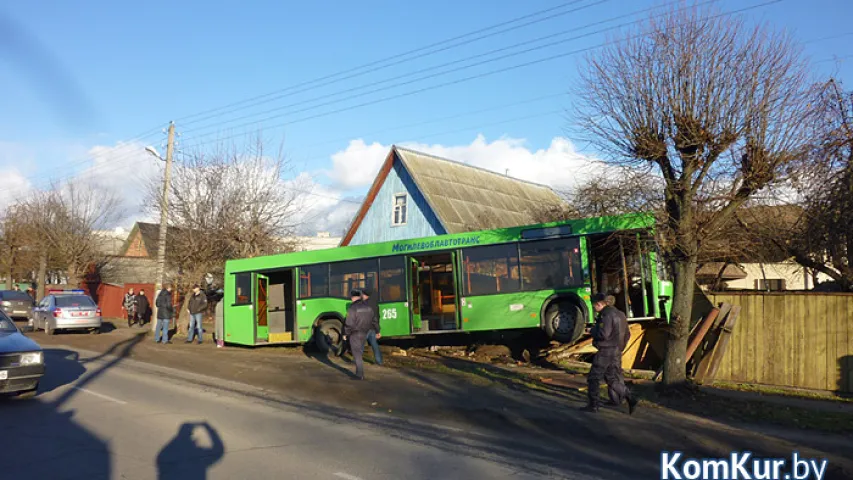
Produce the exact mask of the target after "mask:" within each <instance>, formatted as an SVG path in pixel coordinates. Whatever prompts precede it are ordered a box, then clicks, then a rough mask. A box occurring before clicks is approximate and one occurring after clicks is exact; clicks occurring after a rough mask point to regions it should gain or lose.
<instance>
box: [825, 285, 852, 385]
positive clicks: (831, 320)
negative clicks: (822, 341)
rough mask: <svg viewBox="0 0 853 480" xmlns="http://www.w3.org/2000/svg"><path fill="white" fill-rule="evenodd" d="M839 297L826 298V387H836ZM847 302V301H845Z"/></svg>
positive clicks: (837, 375)
mask: <svg viewBox="0 0 853 480" xmlns="http://www.w3.org/2000/svg"><path fill="white" fill-rule="evenodd" d="M839 299H840V298H839V297H832V298H828V299H827V300H829V301H828V302H827V310H828V311H827V316H826V389H827V390H835V389H837V388H838V377H839V374H838V368H839V365H838V360H839V358H840V357H839V356H838V345H837V337H838V317H839V316H840V313H841V312H839V310H838V307H839V305H838V304H839V301H838V300H839ZM845 303H847V302H845Z"/></svg>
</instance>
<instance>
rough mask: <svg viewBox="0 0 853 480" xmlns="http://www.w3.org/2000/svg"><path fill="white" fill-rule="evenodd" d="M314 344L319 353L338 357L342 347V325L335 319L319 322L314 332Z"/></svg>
mask: <svg viewBox="0 0 853 480" xmlns="http://www.w3.org/2000/svg"><path fill="white" fill-rule="evenodd" d="M314 343H315V344H316V345H317V348H318V349H319V350H320V353H324V354H327V353H329V352H332V353H334V354H335V355H340V354H341V352H342V351H343V346H344V325H343V324H342V323H341V321H340V320H338V319H336V318H329V319H325V320H320V324H319V325H317V329H316V330H315V332H314Z"/></svg>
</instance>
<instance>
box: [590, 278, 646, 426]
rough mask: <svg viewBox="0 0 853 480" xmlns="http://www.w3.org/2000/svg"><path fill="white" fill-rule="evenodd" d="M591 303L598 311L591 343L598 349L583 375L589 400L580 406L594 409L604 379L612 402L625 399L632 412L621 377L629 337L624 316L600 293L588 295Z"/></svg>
mask: <svg viewBox="0 0 853 480" xmlns="http://www.w3.org/2000/svg"><path fill="white" fill-rule="evenodd" d="M592 306H593V308H594V309H595V311H596V313H598V321H597V322H596V324H595V326H594V327H593V328H592V332H591V333H592V344H593V346H595V348H597V349H598V353H596V354H595V357H594V358H593V360H592V367H591V368H590V370H589V375H588V376H587V386H588V391H587V396H588V398H589V404H588V405H587V406H586V407H584V410H585V411H588V412H597V411H598V408H599V386H600V385H601V380H602V379H604V380H605V381H606V382H607V388H608V390H609V393H610V398H611V400H612V401H613V403H615V404H616V405H621V404H622V402H623V401H625V400H627V401H628V412H629V413H632V414H633V413H634V408H636V406H637V399H636V398H635V397H634V396H633V395H632V394H631V391H630V390H629V389H628V387H627V386H625V380H624V379H623V378H622V351H623V350H624V349H625V346H626V345H627V344H628V338H629V337H630V333H629V331H628V319H627V318H626V317H625V314H623V313H622V312H620V311H619V310H618V309H617V308H616V307H614V306H612V305H608V303H607V297H605V296H604V295H603V294H601V293H599V294H596V295H595V296H593V297H592Z"/></svg>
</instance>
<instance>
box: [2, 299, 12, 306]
mask: <svg viewBox="0 0 853 480" xmlns="http://www.w3.org/2000/svg"><path fill="white" fill-rule="evenodd" d="M0 305H3V306H4V307H11V306H12V302H8V301H5V300H4V301H3V302H2V303H0Z"/></svg>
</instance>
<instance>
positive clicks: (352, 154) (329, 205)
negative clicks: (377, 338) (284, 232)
mask: <svg viewBox="0 0 853 480" xmlns="http://www.w3.org/2000/svg"><path fill="white" fill-rule="evenodd" d="M401 146H405V147H407V148H410V149H412V150H417V151H421V152H425V153H430V154H432V155H436V156H439V157H443V158H447V159H450V160H455V161H458V162H463V163H467V164H470V165H473V166H476V167H480V168H485V169H488V170H491V171H494V172H497V173H501V174H505V173H506V172H507V170H509V175H510V176H512V177H515V178H519V179H522V180H527V181H531V182H536V183H541V184H544V185H549V186H551V187H552V188H555V189H557V190H570V189H572V188H573V187H574V186H575V185H577V184H578V183H583V182H584V181H585V180H586V179H588V178H590V177H592V176H594V175H596V174H599V173H601V172H602V169H603V167H602V166H601V164H599V163H597V161H596V160H595V159H592V158H589V157H586V156H584V155H582V154H580V153H578V151H577V150H576V149H575V147H574V145H573V144H572V142H571V141H570V140H568V139H566V138H562V137H556V138H554V139H552V141H551V143H550V145H548V147H547V148H544V149H539V150H532V149H530V148H528V147H527V145H526V142H525V141H524V140H523V139H515V138H501V139H498V140H494V141H492V142H489V141H487V140H486V138H485V137H483V136H482V135H478V136H477V137H476V138H475V139H474V140H473V141H472V142H471V143H470V144H467V145H440V144H422V143H405V144H401ZM390 148H391V146H390V145H383V144H381V143H378V142H373V143H370V144H367V143H365V141H364V140H362V139H355V140H352V141H350V142H349V145H347V148H345V149H343V150H340V151H338V152H336V153H334V154H333V155H332V156H331V160H332V168H331V169H330V170H327V171H323V172H321V173H322V174H325V175H326V176H327V177H328V178H329V180H330V181H331V186H322V185H319V184H317V183H316V181H315V180H314V179H313V178H312V179H311V184H312V193H315V194H316V195H311V198H310V200H309V201H308V203H309V204H311V207H310V208H309V209H308V212H309V213H306V214H305V216H304V218H305V219H306V221H305V225H306V230H310V231H317V230H324V231H329V232H331V233H332V235H336V236H337V235H340V233H341V232H342V231H343V230H344V229H346V228H347V227H348V226H349V224H350V222H351V221H352V218H353V216H354V215H355V213H356V211H357V209H358V207H359V204H360V200H361V198H362V197H363V195H364V193H365V190H366V188H367V187H369V186H370V185H371V184H372V183H373V180H374V178H376V175H377V173H378V172H379V168H380V166H381V165H382V163H383V162H384V161H385V156H386V155H387V154H388V151H389V150H390ZM347 194H349V196H348V197H345V195H347ZM342 199H343V200H342Z"/></svg>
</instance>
